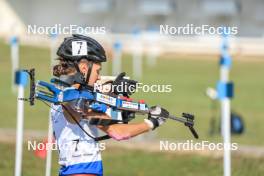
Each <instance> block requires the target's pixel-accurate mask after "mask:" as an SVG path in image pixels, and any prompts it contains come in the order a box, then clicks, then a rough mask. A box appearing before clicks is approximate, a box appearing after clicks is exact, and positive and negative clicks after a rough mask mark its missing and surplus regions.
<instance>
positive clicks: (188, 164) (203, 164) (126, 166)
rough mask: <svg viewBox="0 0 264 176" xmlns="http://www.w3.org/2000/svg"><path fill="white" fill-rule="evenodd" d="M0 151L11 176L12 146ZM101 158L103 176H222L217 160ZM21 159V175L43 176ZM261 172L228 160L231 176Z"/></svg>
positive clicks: (129, 153) (136, 155)
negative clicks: (230, 166) (230, 165)
mask: <svg viewBox="0 0 264 176" xmlns="http://www.w3.org/2000/svg"><path fill="white" fill-rule="evenodd" d="M0 151H1V161H0V175H5V176H11V175H13V173H14V162H15V161H14V156H15V154H14V153H15V146H14V145H13V144H0ZM102 155H103V164H104V174H105V175H106V176H123V175H127V176H158V175H163V176H171V175H187V176H189V175H190V176H191V175H196V176H211V175H215V176H218V175H223V173H222V172H223V171H222V159H221V158H218V159H216V158H209V157H201V156H198V155H179V154H174V153H161V152H159V153H152V152H142V151H138V150H124V149H121V148H107V149H106V150H105V151H103V154H102ZM23 157H24V158H23V168H22V171H23V175H25V176H36V175H38V176H41V175H44V173H45V160H43V159H40V158H37V157H36V156H34V153H33V152H32V151H27V150H26V146H25V150H24V153H23ZM58 169H59V166H58V164H57V154H56V151H55V152H54V153H53V165H52V175H58ZM263 172H264V159H250V158H242V157H233V158H232V175H233V176H248V175H250V176H258V175H261V173H263Z"/></svg>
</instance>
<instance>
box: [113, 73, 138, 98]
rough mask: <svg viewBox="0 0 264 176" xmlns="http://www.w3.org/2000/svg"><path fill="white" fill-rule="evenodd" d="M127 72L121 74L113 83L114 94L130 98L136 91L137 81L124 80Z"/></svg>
mask: <svg viewBox="0 0 264 176" xmlns="http://www.w3.org/2000/svg"><path fill="white" fill-rule="evenodd" d="M125 76H126V73H125V72H122V73H120V74H119V75H118V76H117V77H116V79H115V80H114V82H113V90H112V91H113V93H114V94H116V95H119V94H121V95H123V96H125V97H128V96H129V95H132V93H134V92H135V90H136V85H137V81H135V80H130V79H126V78H124V77H125Z"/></svg>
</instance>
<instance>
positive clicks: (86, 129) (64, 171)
mask: <svg viewBox="0 0 264 176" xmlns="http://www.w3.org/2000/svg"><path fill="white" fill-rule="evenodd" d="M57 55H58V56H59V61H60V63H59V64H58V65H56V66H54V68H53V75H54V76H57V77H59V78H60V79H61V80H63V81H65V82H68V83H71V85H73V86H76V87H78V86H79V85H78V84H76V80H82V81H85V83H86V84H87V86H89V87H93V86H94V84H95V82H96V81H97V80H99V79H100V70H101V67H102V66H101V62H105V61H106V55H105V51H104V49H103V47H102V46H101V45H100V44H99V43H98V42H97V41H95V40H94V39H92V38H90V37H86V36H82V35H73V36H72V37H67V38H65V39H64V41H63V43H62V44H61V45H60V47H59V49H58V51H57ZM73 80H75V81H73ZM77 82H78V81H77ZM121 82H127V83H128V84H129V83H130V84H132V83H133V82H129V80H127V79H124V78H123V76H121V77H119V78H118V81H114V83H115V84H120V83H121ZM115 93H116V94H118V93H120V92H118V93H117V92H115ZM122 93H123V94H128V93H129V92H122ZM75 103H76V102H73V103H72V102H71V103H65V104H63V105H52V110H51V114H52V123H53V130H54V136H55V138H56V141H57V144H58V148H59V164H60V165H61V168H60V171H59V175H60V176H65V175H71V176H97V175H103V165H102V160H101V154H100V151H99V145H98V141H97V140H95V137H96V136H98V134H97V129H100V130H102V131H103V132H105V133H106V134H108V135H109V136H110V137H112V138H113V139H115V140H125V139H129V138H131V137H134V136H137V135H139V134H142V133H145V132H147V131H149V130H151V129H152V130H153V129H155V128H156V127H158V126H160V125H161V124H163V123H164V122H165V121H166V119H167V117H168V112H167V111H166V110H165V109H163V108H160V107H159V106H155V107H152V108H151V111H150V114H149V116H148V118H146V119H144V121H143V122H142V123H135V124H112V125H108V126H103V125H90V124H89V123H87V121H89V119H90V118H95V117H96V118H100V119H110V116H111V115H110V114H107V113H98V112H94V111H92V110H90V109H89V110H83V111H87V112H85V114H86V115H85V116H84V115H81V114H80V113H79V112H77V111H76V109H75V108H74V105H75Z"/></svg>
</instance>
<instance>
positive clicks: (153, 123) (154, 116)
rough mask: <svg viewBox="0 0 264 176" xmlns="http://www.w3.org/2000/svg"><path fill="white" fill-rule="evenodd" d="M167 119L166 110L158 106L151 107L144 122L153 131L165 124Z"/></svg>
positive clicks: (167, 113)
mask: <svg viewBox="0 0 264 176" xmlns="http://www.w3.org/2000/svg"><path fill="white" fill-rule="evenodd" d="M168 117H169V112H168V111H167V110H166V109H164V108H162V107H160V106H152V107H151V108H150V111H149V115H148V119H145V122H146V123H148V124H149V126H150V127H151V128H152V129H153V130H154V129H155V128H157V127H158V126H160V125H162V124H163V123H164V122H166V120H167V118H168Z"/></svg>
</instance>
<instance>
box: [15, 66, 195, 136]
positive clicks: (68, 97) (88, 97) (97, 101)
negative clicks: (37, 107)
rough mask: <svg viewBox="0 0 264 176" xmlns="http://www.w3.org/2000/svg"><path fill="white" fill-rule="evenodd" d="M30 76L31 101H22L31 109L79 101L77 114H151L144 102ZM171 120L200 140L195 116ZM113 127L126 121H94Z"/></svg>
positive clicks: (30, 72)
mask: <svg viewBox="0 0 264 176" xmlns="http://www.w3.org/2000/svg"><path fill="white" fill-rule="evenodd" d="M23 71H25V72H27V73H28V74H29V77H30V95H29V97H28V98H23V99H21V98H20V100H24V101H29V102H30V105H31V106H32V105H34V101H35V99H38V100H42V101H44V102H49V103H54V104H57V105H58V104H61V105H63V103H65V102H72V101H76V107H77V110H80V112H82V109H83V108H84V107H86V108H90V109H92V110H94V111H97V112H105V111H106V109H107V107H108V106H110V107H111V108H112V109H114V110H118V111H121V112H129V113H138V114H149V113H150V110H149V106H148V105H147V104H145V103H143V102H135V101H128V100H126V99H125V98H124V97H119V96H113V95H107V94H105V93H101V92H97V91H94V90H93V89H92V88H91V87H90V86H87V85H85V84H82V86H81V87H80V88H75V87H72V86H71V85H69V84H68V83H67V82H63V81H61V80H59V79H57V78H52V79H51V80H50V82H51V83H47V82H44V81H39V80H38V81H36V82H35V69H30V70H23ZM168 118H169V119H171V120H174V121H178V122H181V123H183V124H184V125H185V126H186V127H188V128H189V129H190V131H191V133H192V135H193V136H194V137H195V138H196V139H197V138H198V134H197V132H196V131H195V129H194V115H192V114H189V113H182V117H176V116H174V115H169V117H168ZM99 122H102V123H100V125H111V124H115V123H123V122H124V121H120V120H114V119H110V120H109V119H96V118H94V119H93V120H92V121H90V124H92V125H98V124H99Z"/></svg>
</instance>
